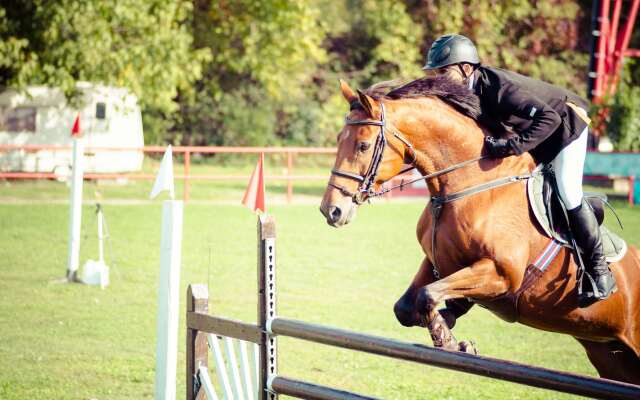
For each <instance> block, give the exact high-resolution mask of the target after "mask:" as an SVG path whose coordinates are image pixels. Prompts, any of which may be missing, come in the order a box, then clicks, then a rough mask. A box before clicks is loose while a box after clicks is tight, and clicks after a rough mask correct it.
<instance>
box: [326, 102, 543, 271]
mask: <svg viewBox="0 0 640 400" xmlns="http://www.w3.org/2000/svg"><path fill="white" fill-rule="evenodd" d="M345 124H346V125H372V126H379V127H380V133H379V134H378V137H377V138H376V143H375V145H374V148H373V156H372V157H371V164H370V165H369V168H368V169H367V172H366V173H365V174H364V175H358V174H355V173H352V172H348V171H341V170H338V169H335V168H334V169H332V170H331V174H332V175H336V176H340V177H343V178H348V179H352V180H355V181H357V182H360V185H359V186H358V189H357V191H356V192H355V193H353V192H351V191H350V190H348V189H347V188H345V187H344V186H341V185H338V184H335V183H332V182H329V184H328V185H329V186H331V187H333V188H335V189H337V190H338V191H340V193H341V194H342V195H343V196H347V197H351V200H352V201H353V202H354V203H355V204H357V205H361V204H363V203H364V202H365V201H366V199H368V198H370V197H376V196H382V195H383V194H385V193H388V192H390V191H392V190H394V189H398V188H400V189H401V190H402V188H403V187H404V186H406V185H410V184H412V183H414V182H418V181H421V180H426V179H431V178H435V177H438V176H440V175H444V174H447V173H449V172H452V171H455V170H457V169H459V168H462V167H465V166H467V165H469V164H473V163H475V162H478V161H480V160H483V159H485V158H488V156H480V157H476V158H473V159H471V160H466V161H463V162H460V163H457V164H454V165H451V166H449V167H447V168H444V169H441V170H439V171H436V172H434V173H431V174H428V175H422V176H420V177H419V178H415V179H413V180H411V181H409V182H404V180H403V181H402V183H400V184H399V185H395V186H392V187H390V188H383V189H382V190H379V191H375V190H374V189H373V185H374V184H375V180H376V177H377V176H378V170H379V169H380V165H381V164H382V159H383V153H384V150H385V147H386V146H387V137H386V135H385V130H386V129H385V127H386V119H385V112H384V104H383V103H382V102H380V120H373V119H362V120H351V119H349V118H348V117H347V118H345ZM392 133H393V136H394V137H396V138H397V139H398V140H400V141H401V142H402V143H403V144H404V145H405V146H406V147H407V148H408V149H409V151H410V152H411V156H412V161H411V165H412V166H411V167H409V168H406V169H404V170H402V171H400V172H399V173H398V175H401V174H403V173H405V172H408V171H411V170H412V169H415V168H416V166H415V162H416V151H415V149H414V148H413V146H412V145H411V143H409V141H407V140H406V139H405V138H404V137H402V136H400V134H398V133H397V132H395V131H394V132H392ZM537 173H539V172H533V173H528V174H523V175H515V176H507V177H504V178H499V179H496V180H493V181H489V182H485V183H481V184H479V185H476V186H472V187H470V188H467V189H464V190H461V191H459V192H455V193H451V194H448V195H442V196H431V201H430V206H431V216H432V221H433V230H432V234H431V257H432V260H431V264H432V265H433V276H434V278H435V279H440V272H439V270H438V267H437V264H436V230H437V227H438V220H439V218H440V214H441V211H442V207H443V206H444V205H445V204H446V203H451V202H453V201H456V200H459V199H462V198H464V197H467V196H472V195H475V194H478V193H481V192H484V191H487V190H492V189H495V188H498V187H501V186H505V185H509V184H511V183H516V182H521V181H526V180H528V179H529V178H531V177H532V176H534V175H536V174H537Z"/></svg>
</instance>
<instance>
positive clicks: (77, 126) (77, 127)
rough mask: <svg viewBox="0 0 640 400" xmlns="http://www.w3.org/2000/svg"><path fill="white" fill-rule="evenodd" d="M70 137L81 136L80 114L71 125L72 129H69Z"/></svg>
mask: <svg viewBox="0 0 640 400" xmlns="http://www.w3.org/2000/svg"><path fill="white" fill-rule="evenodd" d="M71 136H73V137H80V136H82V133H81V132H80V114H78V116H77V117H76V120H75V122H74V123H73V128H71Z"/></svg>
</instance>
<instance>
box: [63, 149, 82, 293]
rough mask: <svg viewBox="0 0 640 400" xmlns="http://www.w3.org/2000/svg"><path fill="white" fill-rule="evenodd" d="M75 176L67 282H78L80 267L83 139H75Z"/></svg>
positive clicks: (72, 189)
mask: <svg viewBox="0 0 640 400" xmlns="http://www.w3.org/2000/svg"><path fill="white" fill-rule="evenodd" d="M72 168H73V174H72V178H71V195H70V198H69V207H70V212H69V256H68V258H67V280H68V281H70V282H75V281H77V280H78V277H77V275H78V266H79V265H80V225H81V221H82V183H83V182H82V178H83V173H84V143H83V141H82V138H80V137H74V138H73V167H72Z"/></svg>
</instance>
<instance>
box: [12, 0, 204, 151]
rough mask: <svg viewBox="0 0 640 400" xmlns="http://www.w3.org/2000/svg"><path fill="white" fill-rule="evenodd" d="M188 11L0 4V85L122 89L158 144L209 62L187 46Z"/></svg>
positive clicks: (94, 0)
mask: <svg viewBox="0 0 640 400" xmlns="http://www.w3.org/2000/svg"><path fill="white" fill-rule="evenodd" d="M191 9H192V7H191V3H190V2H186V1H172V0H144V1H139V0H119V1H117V2H110V1H109V2H105V1H100V0H87V1H82V0H59V1H45V0H30V1H22V2H20V5H19V6H17V5H16V4H15V2H14V1H2V2H0V38H1V41H0V85H2V86H12V87H16V88H24V87H25V86H26V85H34V84H42V85H50V86H56V87H60V88H62V89H63V90H64V91H65V93H67V94H68V95H71V94H72V93H73V91H74V89H75V83H76V81H91V82H101V83H104V84H107V85H116V86H123V87H126V88H128V89H129V90H131V91H132V92H133V93H134V94H136V95H137V97H138V99H139V102H140V105H141V107H142V109H143V110H144V111H146V112H145V113H144V116H145V122H146V126H145V134H146V136H147V139H149V138H151V141H152V142H153V141H156V140H160V135H161V134H162V133H163V132H158V131H157V129H155V130H154V127H156V126H157V123H158V122H159V121H162V119H163V118H162V117H163V115H166V114H168V113H171V112H173V111H175V110H176V109H177V103H176V102H175V101H174V99H175V97H176V95H177V93H178V91H185V92H188V91H190V90H191V85H192V83H193V82H194V81H195V80H196V79H198V78H199V77H200V76H201V65H202V62H204V61H206V60H208V59H209V58H210V57H209V54H210V53H209V50H208V49H194V48H193V46H192V36H191V32H190V30H189V29H188V25H186V24H185V22H186V21H187V20H188V19H189V18H190V16H191ZM154 117H157V118H155V119H154ZM155 138H157V139H155Z"/></svg>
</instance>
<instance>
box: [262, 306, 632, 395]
mask: <svg viewBox="0 0 640 400" xmlns="http://www.w3.org/2000/svg"><path fill="white" fill-rule="evenodd" d="M270 328H271V331H272V332H273V333H274V334H277V335H283V336H290V337H294V338H298V339H302V340H307V341H310V342H314V343H321V344H326V345H329V346H336V347H341V348H345V349H351V350H358V351H363V352H366V353H371V354H378V355H381V356H386V357H391V358H396V359H400V360H407V361H413V362H417V363H420V364H426V365H433V366H436V367H442V368H448V369H453V370H456V371H461V372H467V373H472V374H475V375H481V376H486V377H490V378H494V379H501V380H505V381H510V382H516V383H521V384H525V385H529V386H535V387H540V388H543V389H552V390H556V391H561V392H565V393H572V394H577V395H581V396H588V397H595V398H600V399H625V400H632V399H639V398H640V386H636V385H631V384H628V383H622V382H615V381H610V380H607V379H600V378H590V377H586V376H580V375H576V374H571V373H568V372H560V371H554V370H550V369H546V368H540V367H533V366H529V365H525V364H519V363H515V362H510V361H503V360H497V359H494V358H489V357H480V356H475V355H471V354H467V353H462V352H451V351H446V350H441V349H436V348H434V347H428V346H423V345H419V344H411V343H404V342H400V341H398V340H393V339H387V338H383V337H379V336H373V335H366V334H362V333H355V332H351V331H347V330H343V329H336V328H331V327H325V326H321V325H316V324H309V323H306V322H301V321H296V320H291V319H285V318H276V319H274V320H272V321H271V323H270Z"/></svg>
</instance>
